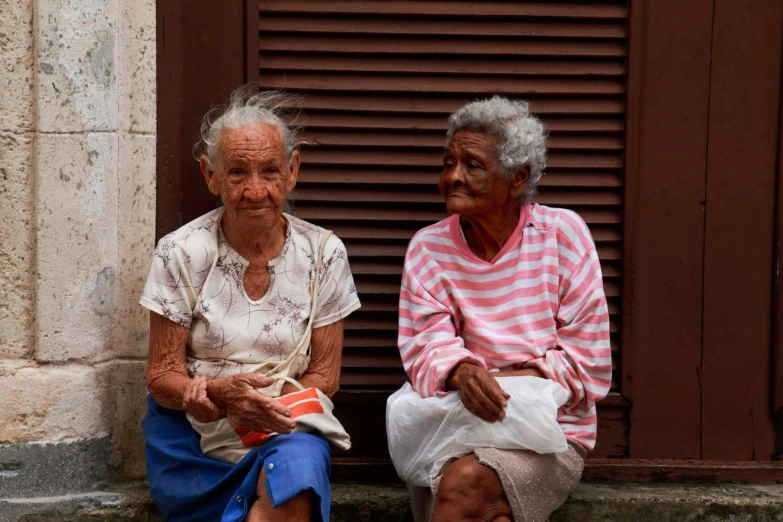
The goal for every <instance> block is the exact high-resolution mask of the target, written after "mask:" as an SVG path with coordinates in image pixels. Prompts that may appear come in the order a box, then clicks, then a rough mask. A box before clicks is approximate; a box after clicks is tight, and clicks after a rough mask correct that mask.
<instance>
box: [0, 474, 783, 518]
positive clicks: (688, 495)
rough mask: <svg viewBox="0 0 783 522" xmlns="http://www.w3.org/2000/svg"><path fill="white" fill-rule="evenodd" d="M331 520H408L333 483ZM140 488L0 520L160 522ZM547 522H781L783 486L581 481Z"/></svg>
mask: <svg viewBox="0 0 783 522" xmlns="http://www.w3.org/2000/svg"><path fill="white" fill-rule="evenodd" d="M332 495H333V499H332V521H333V522H361V521H372V522H392V521H393V522H400V521H409V520H411V519H410V511H409V509H408V499H407V493H406V490H405V488H404V486H402V485H401V484H357V483H337V484H335V485H334V487H333V493H332ZM162 520H163V519H162V518H161V517H160V515H158V514H157V510H156V509H155V508H154V506H153V505H152V503H151V501H150V498H149V495H148V494H147V491H146V485H145V484H143V483H136V484H126V485H121V486H117V487H114V488H107V492H95V493H92V494H87V495H77V496H71V497H50V498H39V499H16V500H13V501H3V500H0V521H3V522H16V521H22V522H39V521H40V522H43V521H47V522H104V521H106V522H109V521H111V522H162ZM550 520H551V522H564V521H580V522H593V521H595V522H599V521H600V522H606V521H612V522H679V521H683V522H684V521H687V522H718V521H732V522H746V521H747V522H767V521H769V522H773V521H774V522H781V521H783V485H780V484H779V485H769V484H656V483H584V484H582V485H580V486H579V488H578V489H577V490H576V491H575V492H574V494H573V495H572V496H571V499H570V500H569V501H568V502H567V503H566V504H565V505H564V506H563V507H562V508H560V509H559V510H558V511H557V512H556V513H555V514H554V515H553V516H552V518H551V519H550Z"/></svg>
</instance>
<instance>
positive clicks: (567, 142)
mask: <svg viewBox="0 0 783 522" xmlns="http://www.w3.org/2000/svg"><path fill="white" fill-rule="evenodd" d="M302 140H303V141H304V143H307V144H309V145H317V146H324V147H329V146H332V147H403V148H410V147H416V148H434V149H437V150H438V151H440V150H442V149H443V146H444V145H445V139H444V138H443V133H434V132H433V133H423V132H419V133H418V134H409V133H407V132H394V133H392V132H382V131H378V132H376V131H358V130H357V131H355V132H350V131H345V130H331V129H330V130H319V131H314V130H310V131H307V132H305V133H303V134H302ZM547 146H548V148H549V150H550V151H557V150H595V151H606V150H609V151H621V150H622V149H623V141H622V139H621V137H620V136H600V135H595V134H592V135H590V134H588V135H567V136H559V135H555V136H551V137H550V138H549V141H548V143H547Z"/></svg>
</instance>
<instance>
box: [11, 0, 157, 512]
mask: <svg viewBox="0 0 783 522" xmlns="http://www.w3.org/2000/svg"><path fill="white" fill-rule="evenodd" d="M0 198H1V199H2V204H0V398H2V403H3V407H2V408H0V498H3V497H4V496H17V497H18V496H20V495H21V496H24V494H25V491H24V490H25V488H24V487H21V486H22V485H23V484H27V483H38V484H40V482H38V480H40V479H41V478H48V479H49V480H48V481H47V482H52V481H53V482H54V483H56V484H57V486H56V487H55V486H53V487H51V488H47V487H45V488H44V489H40V488H38V489H37V491H35V492H34V493H32V492H30V493H31V494H32V496H42V495H46V494H51V495H55V494H62V493H71V492H74V491H73V490H74V489H76V490H80V489H89V488H90V487H93V485H94V483H95V482H99V481H102V480H105V479H106V478H108V477H111V476H113V477H114V478H139V477H143V476H144V458H143V443H142V435H141V429H140V426H139V422H140V420H141V416H142V415H143V412H144V408H145V406H144V400H145V396H146V389H145V386H144V368H145V361H144V359H145V357H146V347H147V339H148V328H147V315H146V314H145V313H144V312H143V310H142V309H141V308H140V307H139V306H138V305H137V304H136V303H137V301H138V296H139V295H140V293H141V289H142V287H143V284H144V279H145V277H146V272H147V269H148V263H149V259H150V255H151V252H152V248H153V246H154V230H155V2H154V1H153V0H105V1H100V0H0ZM52 455H61V456H69V455H72V456H74V458H77V459H80V460H81V461H80V462H77V463H73V462H71V461H72V460H73V459H71V461H66V462H64V461H63V460H62V459H57V458H51V456H52ZM66 460H67V459H66ZM47 463H48V464H47ZM72 465H75V466H81V467H83V468H84V469H80V470H77V469H74V470H71V471H72V472H73V473H71V474H70V475H69V474H68V473H67V472H64V470H63V466H65V467H68V466H72ZM63 477H65V478H63ZM69 488H70V490H69Z"/></svg>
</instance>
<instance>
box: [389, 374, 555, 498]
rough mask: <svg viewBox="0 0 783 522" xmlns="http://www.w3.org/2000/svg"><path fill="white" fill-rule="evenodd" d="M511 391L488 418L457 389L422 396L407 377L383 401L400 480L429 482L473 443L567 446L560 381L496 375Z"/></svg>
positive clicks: (543, 449) (547, 448)
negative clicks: (499, 417)
mask: <svg viewBox="0 0 783 522" xmlns="http://www.w3.org/2000/svg"><path fill="white" fill-rule="evenodd" d="M497 381H498V384H500V387H501V388H503V390H504V391H505V392H506V393H508V394H509V395H511V398H510V399H509V400H508V406H507V407H506V417H505V419H503V422H494V423H489V422H486V421H484V420H482V419H480V418H479V417H477V416H475V415H474V414H472V413H470V412H469V411H468V410H466V409H465V406H464V405H463V404H462V399H461V398H460V394H459V393H450V394H449V395H446V396H445V397H431V398H427V399H422V398H421V397H420V396H419V394H418V392H416V391H415V390H414V389H413V387H412V386H411V385H410V383H405V384H404V385H403V387H402V388H400V389H399V390H397V391H396V392H394V394H392V395H391V396H390V397H389V399H388V401H387V402H386V434H387V437H388V441H389V453H390V454H391V458H392V461H393V462H394V467H395V469H396V470H397V474H398V475H399V476H400V478H401V479H402V480H404V481H405V482H407V483H408V484H411V485H414V486H426V487H429V485H430V480H431V479H433V478H434V477H436V476H437V475H438V474H439V473H440V470H441V468H442V467H443V465H444V464H446V462H448V461H449V459H451V458H452V457H461V456H464V455H467V454H469V453H471V452H472V451H473V450H474V449H476V448H498V449H526V450H532V451H535V452H536V453H558V452H561V451H566V450H567V449H568V443H567V442H566V438H565V435H563V430H562V429H561V428H560V425H559V424H558V423H557V410H558V408H560V406H562V405H563V404H564V403H565V402H566V400H568V392H567V391H566V389H565V388H563V387H562V386H561V385H559V384H557V383H556V382H554V381H550V380H548V379H541V378H538V377H499V378H497Z"/></svg>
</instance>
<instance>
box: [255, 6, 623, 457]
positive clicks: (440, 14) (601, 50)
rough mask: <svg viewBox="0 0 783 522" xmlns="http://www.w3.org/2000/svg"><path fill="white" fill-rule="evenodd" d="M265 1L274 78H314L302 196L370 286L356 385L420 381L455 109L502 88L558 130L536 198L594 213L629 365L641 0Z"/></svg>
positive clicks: (263, 36)
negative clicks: (431, 252) (633, 2)
mask: <svg viewBox="0 0 783 522" xmlns="http://www.w3.org/2000/svg"><path fill="white" fill-rule="evenodd" d="M259 5H260V25H259V28H260V33H259V52H260V54H259V56H260V61H259V67H260V70H259V80H260V85H261V88H262V89H272V88H284V89H287V90H291V91H296V92H301V93H303V94H306V97H305V100H304V115H303V118H302V119H301V120H300V123H302V124H304V125H305V126H306V128H307V131H306V135H305V139H306V141H307V142H309V145H307V146H306V147H305V148H304V151H303V166H302V170H301V174H300V178H299V184H298V186H297V190H296V201H295V212H296V214H297V215H298V216H299V217H301V218H303V219H305V220H308V221H311V222H313V223H316V224H318V225H321V226H323V227H326V228H328V229H331V230H333V231H334V232H335V233H336V234H337V235H338V236H339V237H340V238H342V240H343V241H344V242H345V244H346V246H347V249H348V254H349V256H350V262H351V268H352V270H353V274H354V278H355V280H356V283H357V288H358V291H359V294H360V297H361V301H362V308H361V310H359V311H358V312H355V313H354V314H353V315H351V317H350V318H349V319H347V320H346V324H345V351H344V357H343V371H342V379H341V387H342V389H343V390H352V389H353V390H382V389H390V388H396V387H398V386H400V385H401V384H402V383H403V382H404V381H405V374H404V372H403V370H402V366H401V363H400V358H399V353H398V350H397V347H396V338H397V302H398V295H399V287H400V276H401V273H402V262H403V257H404V255H405V249H406V246H407V244H408V241H409V240H410V238H411V236H412V235H413V234H414V233H415V232H416V231H417V230H418V229H420V228H422V227H423V226H425V225H428V224H431V223H433V222H436V221H438V220H440V219H443V218H444V217H445V216H446V214H445V210H444V204H443V198H442V196H441V195H440V193H439V192H438V189H437V179H438V175H439V172H440V168H441V151H442V148H443V145H444V136H445V129H446V122H447V116H448V114H449V113H450V112H453V111H454V110H456V109H457V108H459V107H460V106H461V105H462V104H464V103H465V102H467V101H471V100H475V99H477V98H483V97H487V96H490V95H492V94H501V95H505V96H509V97H512V98H520V99H526V100H529V101H530V102H531V110H532V112H534V113H535V114H537V115H539V116H540V117H541V118H542V119H543V121H544V123H545V124H546V126H547V128H548V130H549V133H550V139H549V160H548V165H547V169H546V175H545V176H544V178H543V180H542V182H541V185H540V193H539V195H538V197H537V198H536V201H537V202H539V203H541V204H545V205H551V206H556V207H565V208H570V209H573V210H575V211H577V212H579V214H581V215H582V217H583V218H584V219H585V220H586V221H587V223H588V225H589V226H590V229H591V231H592V233H593V236H594V238H595V241H596V243H597V246H598V253H599V257H600V259H601V262H602V267H603V273H604V278H605V288H606V294H607V296H608V300H609V306H610V314H611V321H612V340H613V350H614V364H615V377H617V376H618V374H619V373H618V368H619V365H620V364H621V360H620V353H619V351H618V348H619V329H620V314H621V309H620V308H621V306H620V287H621V281H620V274H621V259H620V258H621V244H622V228H621V224H622V223H621V219H622V194H623V192H622V191H623V137H624V136H623V122H624V108H625V54H626V36H627V34H626V18H627V2H617V1H609V0H607V1H603V2H588V3H582V2H579V3H563V2H476V1H362V0H337V1H323V0H298V1H292V0H272V1H262V2H260V4H259ZM616 380H617V379H616ZM614 390H615V391H619V390H618V388H617V386H616V385H614ZM370 395H372V394H370ZM383 396H384V397H385V395H383ZM343 397H345V395H343ZM615 397H618V398H619V396H617V395H615ZM610 402H611V401H610ZM338 406H339V405H338ZM338 409H339V408H338ZM354 411H355V413H354V414H353V415H359V413H357V412H361V411H363V408H361V407H360V408H355V409H354ZM376 416H377V415H376ZM381 416H382V412H381ZM621 417H622V416H621V415H619V416H618V418H621ZM606 418H607V417H602V420H605V419H606ZM609 418H610V420H609V421H605V422H604V424H606V422H613V421H611V418H612V414H611V413H610V414H609ZM368 422H370V421H368ZM379 422H380V421H378V420H377V419H375V421H372V422H370V424H373V425H377V424H378V423H379ZM618 422H619V421H618ZM349 423H350V424H352V425H355V426H361V427H362V428H363V429H366V428H367V426H366V425H362V424H361V422H359V421H358V420H356V419H354V420H353V421H351V420H349ZM374 429H376V430H380V429H382V423H381V426H380V427H376V428H374ZM602 429H603V430H604V431H606V429H607V428H605V427H604V428H602ZM618 429H620V428H618ZM599 436H600V435H599ZM364 437H367V435H364ZM372 437H374V438H376V439H380V443H379V444H375V442H377V441H375V442H371V441H365V442H363V440H362V437H361V436H360V437H358V439H359V440H356V439H357V437H356V436H355V440H356V442H357V444H358V450H359V451H358V454H359V456H364V457H369V456H382V455H381V454H380V453H379V454H378V455H374V453H376V450H371V449H368V448H370V447H371V446H372V447H374V448H376V449H377V448H381V446H383V447H385V437H384V436H383V434H382V433H374V434H372ZM599 446H600V441H599ZM363 448H364V449H363ZM377 451H378V452H381V453H382V450H380V449H377ZM618 451H619V450H618ZM604 453H606V452H604Z"/></svg>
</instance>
